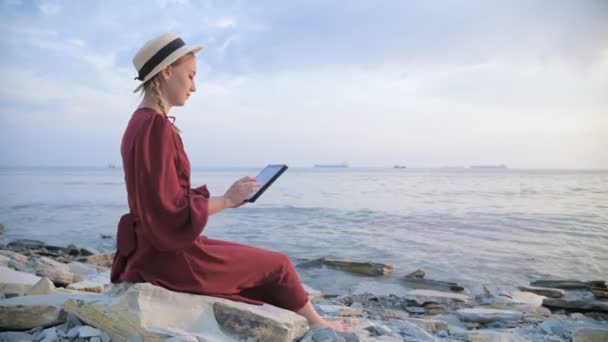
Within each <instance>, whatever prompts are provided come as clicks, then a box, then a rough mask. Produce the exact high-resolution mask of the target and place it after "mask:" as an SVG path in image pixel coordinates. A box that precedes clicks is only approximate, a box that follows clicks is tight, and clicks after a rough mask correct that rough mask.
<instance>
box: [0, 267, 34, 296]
mask: <svg viewBox="0 0 608 342" xmlns="http://www.w3.org/2000/svg"><path fill="white" fill-rule="evenodd" d="M38 281H40V277H38V276H35V275H33V274H30V273H25V272H20V271H15V270H12V269H10V268H7V267H3V266H0V293H2V294H10V295H17V296H22V295H24V294H25V293H26V292H27V291H29V289H31V288H32V286H34V285H36V283H37V282H38Z"/></svg>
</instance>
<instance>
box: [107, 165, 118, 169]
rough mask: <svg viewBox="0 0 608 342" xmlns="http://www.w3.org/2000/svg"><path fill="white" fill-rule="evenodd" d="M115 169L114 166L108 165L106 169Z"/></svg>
mask: <svg viewBox="0 0 608 342" xmlns="http://www.w3.org/2000/svg"><path fill="white" fill-rule="evenodd" d="M115 168H116V165H114V164H108V169H115Z"/></svg>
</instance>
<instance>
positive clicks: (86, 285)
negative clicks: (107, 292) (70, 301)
mask: <svg viewBox="0 0 608 342" xmlns="http://www.w3.org/2000/svg"><path fill="white" fill-rule="evenodd" d="M67 288H68V289H70V290H77V291H85V292H94V293H102V292H103V289H104V285H103V284H100V283H95V282H92V281H89V280H84V281H79V282H77V283H72V284H70V285H68V287H67Z"/></svg>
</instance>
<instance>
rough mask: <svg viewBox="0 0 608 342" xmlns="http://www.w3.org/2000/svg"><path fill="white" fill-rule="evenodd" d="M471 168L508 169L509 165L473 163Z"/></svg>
mask: <svg viewBox="0 0 608 342" xmlns="http://www.w3.org/2000/svg"><path fill="white" fill-rule="evenodd" d="M471 169H507V165H505V164H498V165H471Z"/></svg>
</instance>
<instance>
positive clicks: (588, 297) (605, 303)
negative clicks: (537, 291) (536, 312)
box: [543, 293, 608, 313]
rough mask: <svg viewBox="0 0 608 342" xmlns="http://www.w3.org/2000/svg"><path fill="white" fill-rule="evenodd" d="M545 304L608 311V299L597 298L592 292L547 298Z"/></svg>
mask: <svg viewBox="0 0 608 342" xmlns="http://www.w3.org/2000/svg"><path fill="white" fill-rule="evenodd" d="M543 306H545V307H548V308H549V309H552V310H554V309H566V310H571V311H577V312H590V311H595V312H604V313H606V312H608V300H602V299H597V298H595V297H594V296H593V294H591V293H578V294H575V293H567V294H566V296H565V297H564V298H545V299H544V300H543Z"/></svg>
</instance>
